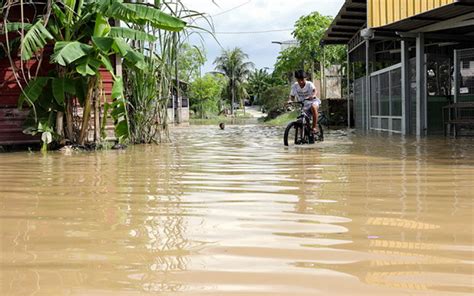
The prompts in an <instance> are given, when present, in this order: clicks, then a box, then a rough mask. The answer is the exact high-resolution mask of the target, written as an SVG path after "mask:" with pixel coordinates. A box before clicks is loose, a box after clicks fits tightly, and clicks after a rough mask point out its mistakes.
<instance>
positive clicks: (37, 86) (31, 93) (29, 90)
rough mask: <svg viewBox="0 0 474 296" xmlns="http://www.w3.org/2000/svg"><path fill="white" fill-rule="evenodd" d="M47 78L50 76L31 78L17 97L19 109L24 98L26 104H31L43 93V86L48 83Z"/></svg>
mask: <svg viewBox="0 0 474 296" xmlns="http://www.w3.org/2000/svg"><path fill="white" fill-rule="evenodd" d="M49 79H50V77H36V78H35V79H32V80H31V81H30V82H29V83H28V85H27V86H26V87H25V88H24V89H23V92H22V94H21V95H20V98H19V99H18V108H20V109H21V107H22V106H23V103H24V102H25V100H26V101H27V102H28V104H30V105H31V104H33V103H34V102H35V101H36V100H37V99H38V98H39V97H40V96H41V94H42V93H43V88H44V87H45V85H46V84H47V83H48V81H49Z"/></svg>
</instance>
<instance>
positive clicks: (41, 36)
mask: <svg viewBox="0 0 474 296" xmlns="http://www.w3.org/2000/svg"><path fill="white" fill-rule="evenodd" d="M48 39H53V36H52V35H51V33H49V32H48V30H46V28H45V27H44V26H43V23H42V21H41V20H39V21H37V22H36V23H35V24H34V25H32V26H31V27H30V28H29V30H28V32H27V33H26V34H25V37H23V38H22V40H21V59H22V60H24V61H26V60H29V59H31V57H32V56H33V55H34V54H35V52H37V51H38V50H40V49H42V48H43V47H44V46H45V45H46V43H47V40H48Z"/></svg>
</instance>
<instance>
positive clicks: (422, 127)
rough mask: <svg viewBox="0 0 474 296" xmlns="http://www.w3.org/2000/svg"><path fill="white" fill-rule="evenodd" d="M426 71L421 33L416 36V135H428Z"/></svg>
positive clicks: (423, 42) (423, 40) (423, 41)
mask: <svg viewBox="0 0 474 296" xmlns="http://www.w3.org/2000/svg"><path fill="white" fill-rule="evenodd" d="M426 107H427V105H426V71H425V37H424V34H423V33H419V34H418V36H417V37H416V135H417V136H419V137H423V136H425V135H426V129H427V124H426V123H427V120H426V119H427V118H426Z"/></svg>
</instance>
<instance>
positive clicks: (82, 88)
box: [75, 77, 87, 105]
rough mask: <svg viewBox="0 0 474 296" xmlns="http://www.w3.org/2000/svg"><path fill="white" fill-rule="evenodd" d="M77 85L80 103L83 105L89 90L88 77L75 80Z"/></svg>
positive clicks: (77, 95)
mask: <svg viewBox="0 0 474 296" xmlns="http://www.w3.org/2000/svg"><path fill="white" fill-rule="evenodd" d="M75 86H76V97H77V99H78V100H79V103H80V104H81V105H82V104H83V102H84V100H85V98H86V92H87V78H85V77H81V78H79V79H77V80H76V81H75Z"/></svg>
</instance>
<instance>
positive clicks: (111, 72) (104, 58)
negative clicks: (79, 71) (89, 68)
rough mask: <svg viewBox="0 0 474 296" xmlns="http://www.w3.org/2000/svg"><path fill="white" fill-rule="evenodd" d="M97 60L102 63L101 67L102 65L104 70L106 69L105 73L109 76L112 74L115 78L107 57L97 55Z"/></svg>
mask: <svg viewBox="0 0 474 296" xmlns="http://www.w3.org/2000/svg"><path fill="white" fill-rule="evenodd" d="M99 59H100V61H101V62H102V65H104V67H105V69H107V71H109V72H110V74H112V76H114V77H115V71H114V67H113V66H112V63H111V62H110V58H109V56H106V55H103V54H99Z"/></svg>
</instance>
